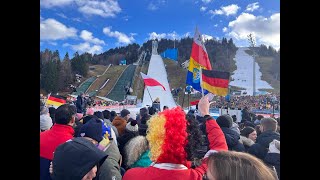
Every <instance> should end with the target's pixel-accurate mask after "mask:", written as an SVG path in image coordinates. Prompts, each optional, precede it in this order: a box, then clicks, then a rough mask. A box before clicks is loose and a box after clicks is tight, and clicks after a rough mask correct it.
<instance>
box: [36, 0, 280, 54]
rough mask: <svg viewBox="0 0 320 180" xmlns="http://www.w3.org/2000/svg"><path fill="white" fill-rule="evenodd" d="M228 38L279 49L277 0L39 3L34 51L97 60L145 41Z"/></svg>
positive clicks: (58, 0)
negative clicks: (89, 55) (197, 35)
mask: <svg viewBox="0 0 320 180" xmlns="http://www.w3.org/2000/svg"><path fill="white" fill-rule="evenodd" d="M196 26H197V27H198V29H199V31H200V33H201V34H202V35H203V37H204V38H208V39H210V38H215V39H218V40H219V39H222V38H223V37H226V38H228V39H229V38H232V39H233V40H234V42H235V44H236V45H237V46H248V40H247V35H248V34H249V33H253V34H254V36H255V38H256V44H257V45H260V44H261V43H263V44H266V45H271V46H273V47H274V48H276V49H278V48H279V47H280V1H277V0H260V1H258V0H119V1H117V0H40V50H44V49H46V48H48V49H50V50H59V53H60V56H61V57H63V56H64V55H65V53H66V52H68V53H69V56H70V57H73V54H74V53H75V52H76V51H78V52H79V53H80V54H82V53H83V52H89V53H92V54H100V53H102V52H105V51H107V50H108V49H110V48H114V47H118V46H125V45H127V44H130V43H138V44H140V45H142V43H144V42H145V41H147V40H148V39H154V38H159V39H161V38H169V39H180V38H183V37H185V36H190V37H193V35H194V30H195V27H196Z"/></svg>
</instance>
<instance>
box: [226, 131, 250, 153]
mask: <svg viewBox="0 0 320 180" xmlns="http://www.w3.org/2000/svg"><path fill="white" fill-rule="evenodd" d="M221 130H222V132H223V133H224V136H225V138H226V141H227V144H228V149H229V150H230V151H238V152H244V151H245V148H244V146H243V144H241V143H240V142H239V139H240V134H238V133H237V132H236V131H234V130H232V129H230V128H226V127H222V128H221Z"/></svg>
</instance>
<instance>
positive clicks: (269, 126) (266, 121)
mask: <svg viewBox="0 0 320 180" xmlns="http://www.w3.org/2000/svg"><path fill="white" fill-rule="evenodd" d="M277 124H278V122H277V121H276V120H275V119H273V118H262V119H261V121H260V125H261V126H262V127H263V131H268V130H269V131H270V130H271V131H274V132H275V131H276V130H277Z"/></svg>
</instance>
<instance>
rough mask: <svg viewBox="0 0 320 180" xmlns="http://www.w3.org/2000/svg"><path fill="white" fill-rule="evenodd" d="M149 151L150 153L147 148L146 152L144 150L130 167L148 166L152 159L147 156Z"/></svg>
mask: <svg viewBox="0 0 320 180" xmlns="http://www.w3.org/2000/svg"><path fill="white" fill-rule="evenodd" d="M149 153H150V150H147V151H146V152H144V153H143V154H142V155H141V156H140V158H139V159H138V161H136V162H135V163H134V164H133V165H132V166H131V168H134V167H149V166H150V164H151V163H152V161H151V160H150V157H149Z"/></svg>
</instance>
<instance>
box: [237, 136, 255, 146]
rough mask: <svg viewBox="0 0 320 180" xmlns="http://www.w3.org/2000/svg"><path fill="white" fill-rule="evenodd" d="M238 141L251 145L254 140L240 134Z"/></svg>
mask: <svg viewBox="0 0 320 180" xmlns="http://www.w3.org/2000/svg"><path fill="white" fill-rule="evenodd" d="M239 142H240V143H242V144H243V145H245V146H252V145H253V144H254V142H253V141H252V140H251V139H249V138H247V137H245V136H240V139H239Z"/></svg>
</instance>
